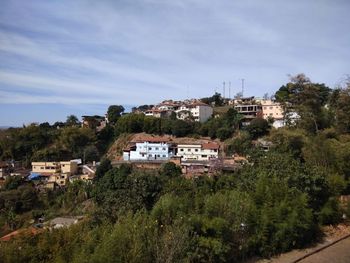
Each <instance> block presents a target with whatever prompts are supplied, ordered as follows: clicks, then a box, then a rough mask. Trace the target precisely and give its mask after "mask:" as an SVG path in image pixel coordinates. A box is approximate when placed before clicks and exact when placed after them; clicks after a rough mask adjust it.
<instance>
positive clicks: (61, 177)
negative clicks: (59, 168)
mask: <svg viewBox="0 0 350 263" xmlns="http://www.w3.org/2000/svg"><path fill="white" fill-rule="evenodd" d="M68 178H69V175H68V174H67V173H59V174H52V175H50V176H49V178H48V180H47V183H48V184H52V183H56V184H57V185H58V186H61V187H63V186H66V184H67V182H68ZM50 187H51V186H50Z"/></svg>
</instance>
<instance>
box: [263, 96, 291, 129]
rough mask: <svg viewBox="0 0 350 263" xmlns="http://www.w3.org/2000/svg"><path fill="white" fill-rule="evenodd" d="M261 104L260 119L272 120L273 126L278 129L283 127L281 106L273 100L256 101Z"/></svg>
mask: <svg viewBox="0 0 350 263" xmlns="http://www.w3.org/2000/svg"><path fill="white" fill-rule="evenodd" d="M257 101H258V102H260V103H261V107H262V117H263V118H264V119H265V120H267V119H269V118H273V120H274V122H273V124H272V125H273V126H274V127H275V128H280V127H283V126H284V115H283V108H282V105H281V104H280V103H278V102H276V101H273V100H264V99H263V100H257Z"/></svg>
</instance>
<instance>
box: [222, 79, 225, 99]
mask: <svg viewBox="0 0 350 263" xmlns="http://www.w3.org/2000/svg"><path fill="white" fill-rule="evenodd" d="M222 84H223V88H222V89H223V93H222V97H223V98H225V81H224V82H223V83H222Z"/></svg>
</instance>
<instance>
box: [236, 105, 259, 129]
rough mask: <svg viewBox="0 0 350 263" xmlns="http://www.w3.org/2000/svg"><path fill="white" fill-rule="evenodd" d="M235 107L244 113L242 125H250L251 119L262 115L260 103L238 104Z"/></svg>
mask: <svg viewBox="0 0 350 263" xmlns="http://www.w3.org/2000/svg"><path fill="white" fill-rule="evenodd" d="M234 108H235V109H236V110H237V111H238V112H239V113H240V114H242V115H243V120H242V125H243V126H246V125H249V123H250V122H251V120H253V119H255V118H259V117H262V115H261V114H262V107H261V105H260V104H257V103H251V104H238V105H236V106H234Z"/></svg>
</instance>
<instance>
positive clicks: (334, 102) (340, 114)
mask: <svg viewBox="0 0 350 263" xmlns="http://www.w3.org/2000/svg"><path fill="white" fill-rule="evenodd" d="M330 106H331V109H332V110H333V111H334V114H335V126H336V128H337V130H338V131H339V132H341V133H349V132H350V81H349V82H348V83H347V86H346V87H345V88H344V89H340V88H339V89H335V90H334V91H333V93H332V95H331V99H330Z"/></svg>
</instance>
